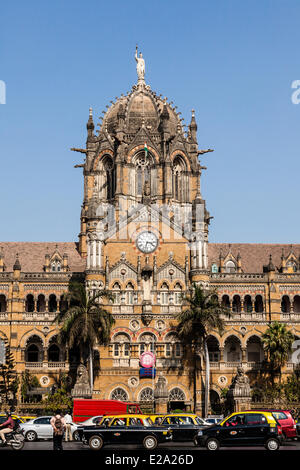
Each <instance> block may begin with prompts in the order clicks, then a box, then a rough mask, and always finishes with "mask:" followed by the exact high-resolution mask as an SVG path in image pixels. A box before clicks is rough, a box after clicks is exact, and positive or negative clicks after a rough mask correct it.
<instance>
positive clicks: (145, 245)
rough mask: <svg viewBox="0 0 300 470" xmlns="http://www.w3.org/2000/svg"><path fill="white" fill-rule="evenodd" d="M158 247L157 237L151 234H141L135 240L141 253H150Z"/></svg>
mask: <svg viewBox="0 0 300 470" xmlns="http://www.w3.org/2000/svg"><path fill="white" fill-rule="evenodd" d="M157 245H158V239H157V236H156V235H155V234H154V233H153V232H142V233H140V234H139V235H138V237H137V239H136V246H137V247H138V249H139V250H140V251H142V252H143V253H152V252H153V251H154V250H156V248H157Z"/></svg>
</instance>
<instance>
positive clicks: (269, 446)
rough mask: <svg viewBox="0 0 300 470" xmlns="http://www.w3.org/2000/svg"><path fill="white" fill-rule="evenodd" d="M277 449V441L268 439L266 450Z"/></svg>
mask: <svg viewBox="0 0 300 470" xmlns="http://www.w3.org/2000/svg"><path fill="white" fill-rule="evenodd" d="M279 447H280V444H279V442H278V441H277V439H269V440H268V441H267V442H266V449H268V450H278V449H279Z"/></svg>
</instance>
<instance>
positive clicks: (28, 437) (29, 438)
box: [25, 431, 37, 442]
mask: <svg viewBox="0 0 300 470" xmlns="http://www.w3.org/2000/svg"><path fill="white" fill-rule="evenodd" d="M25 439H26V441H29V442H34V441H36V440H37V433H36V432H35V431H27V433H26V434H25Z"/></svg>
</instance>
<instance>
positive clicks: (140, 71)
mask: <svg viewBox="0 0 300 470" xmlns="http://www.w3.org/2000/svg"><path fill="white" fill-rule="evenodd" d="M137 51H138V47H137V46H136V48H135V60H136V62H137V64H136V71H137V75H138V80H139V81H140V80H144V76H145V61H144V59H143V54H142V53H141V52H140V55H139V56H138V53H137Z"/></svg>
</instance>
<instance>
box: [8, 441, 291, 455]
mask: <svg viewBox="0 0 300 470" xmlns="http://www.w3.org/2000/svg"><path fill="white" fill-rule="evenodd" d="M52 448H53V443H52V441H45V440H44V441H38V442H25V445H24V448H23V451H26V450H29V451H33V450H38V451H42V450H52ZM63 448H64V450H72V451H74V452H75V451H83V452H86V451H87V452H91V451H90V449H89V447H88V446H85V445H83V444H82V443H81V442H64V443H63ZM235 449H238V450H239V451H240V450H248V451H249V450H251V451H252V450H256V451H264V450H265V448H264V447H263V446H261V447H238V448H235V447H227V448H226V447H223V448H222V449H221V452H223V451H225V452H226V451H228V450H230V451H232V450H235ZM10 450H11V449H10V448H8V447H5V448H3V449H1V451H10ZM103 450H105V451H112V452H113V451H116V450H118V451H122V450H124V451H128V450H132V451H134V450H143V447H142V446H135V445H119V446H118V448H117V449H116V447H115V446H113V445H107V446H105V447H104V448H103ZM160 450H164V452H166V451H168V450H170V451H172V450H183V451H193V452H195V451H196V452H203V451H205V450H206V449H204V448H200V447H195V446H194V444H193V443H191V444H189V443H188V444H185V443H182V444H179V443H174V442H172V443H168V444H162V445H160V446H158V447H157V449H156V450H155V451H152V453H153V454H154V453H156V454H157V453H159V451H160ZM287 450H289V451H293V450H298V451H299V450H300V441H287V442H286V443H285V444H284V445H283V446H281V447H280V451H287ZM99 452H101V451H99Z"/></svg>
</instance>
